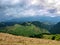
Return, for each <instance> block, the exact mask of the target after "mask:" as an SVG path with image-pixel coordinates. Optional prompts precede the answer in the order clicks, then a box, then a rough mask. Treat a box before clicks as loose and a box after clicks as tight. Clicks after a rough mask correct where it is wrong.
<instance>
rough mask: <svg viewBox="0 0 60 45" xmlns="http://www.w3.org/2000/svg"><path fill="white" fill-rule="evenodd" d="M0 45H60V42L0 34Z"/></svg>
mask: <svg viewBox="0 0 60 45" xmlns="http://www.w3.org/2000/svg"><path fill="white" fill-rule="evenodd" d="M0 45H60V41H55V40H46V39H37V38H29V37H23V36H15V35H11V34H7V33H0Z"/></svg>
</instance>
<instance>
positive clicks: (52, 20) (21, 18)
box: [4, 16, 60, 24]
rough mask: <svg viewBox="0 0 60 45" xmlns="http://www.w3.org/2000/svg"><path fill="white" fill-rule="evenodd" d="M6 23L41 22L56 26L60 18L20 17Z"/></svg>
mask: <svg viewBox="0 0 60 45" xmlns="http://www.w3.org/2000/svg"><path fill="white" fill-rule="evenodd" d="M4 21H6V22H27V21H40V22H47V23H51V24H55V23H58V22H60V17H49V16H34V17H20V18H12V19H10V20H4Z"/></svg>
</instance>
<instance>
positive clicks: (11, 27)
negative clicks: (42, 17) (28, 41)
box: [0, 21, 50, 36]
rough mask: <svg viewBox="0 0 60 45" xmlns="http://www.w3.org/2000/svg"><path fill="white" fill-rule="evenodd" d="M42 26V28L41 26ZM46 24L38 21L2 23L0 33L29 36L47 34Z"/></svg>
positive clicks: (47, 26)
mask: <svg viewBox="0 0 60 45" xmlns="http://www.w3.org/2000/svg"><path fill="white" fill-rule="evenodd" d="M43 25H44V26H43ZM49 26H50V25H48V24H44V23H42V22H39V21H33V22H23V23H19V22H2V23H0V32H5V33H10V34H14V35H22V36H31V35H34V34H41V33H49V30H48V29H49Z"/></svg>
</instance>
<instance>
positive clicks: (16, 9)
mask: <svg viewBox="0 0 60 45" xmlns="http://www.w3.org/2000/svg"><path fill="white" fill-rule="evenodd" d="M38 15H39V16H50V17H56V16H60V0H0V20H1V19H4V18H5V19H7V18H10V19H12V18H20V17H29V16H38Z"/></svg>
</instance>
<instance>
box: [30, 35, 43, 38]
mask: <svg viewBox="0 0 60 45" xmlns="http://www.w3.org/2000/svg"><path fill="white" fill-rule="evenodd" d="M30 37H33V38H43V35H42V34H34V35H32V36H30Z"/></svg>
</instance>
